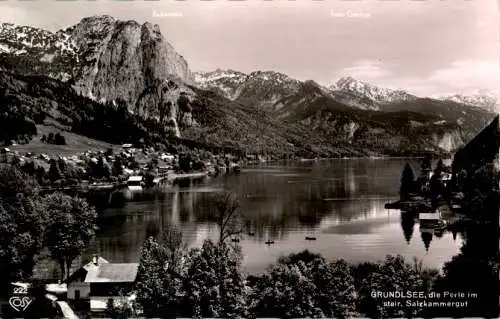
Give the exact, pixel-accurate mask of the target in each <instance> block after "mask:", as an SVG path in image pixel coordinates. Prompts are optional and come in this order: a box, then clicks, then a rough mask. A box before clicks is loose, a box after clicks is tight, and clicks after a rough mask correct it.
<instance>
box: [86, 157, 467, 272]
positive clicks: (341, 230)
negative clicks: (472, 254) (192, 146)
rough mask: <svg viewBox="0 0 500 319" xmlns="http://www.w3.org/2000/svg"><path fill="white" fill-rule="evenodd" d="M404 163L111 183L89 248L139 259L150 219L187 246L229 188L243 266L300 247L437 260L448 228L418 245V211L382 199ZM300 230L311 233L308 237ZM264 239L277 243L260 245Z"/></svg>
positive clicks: (447, 249) (201, 233) (361, 256)
mask: <svg viewBox="0 0 500 319" xmlns="http://www.w3.org/2000/svg"><path fill="white" fill-rule="evenodd" d="M404 164H405V161H404V160H378V161H374V160H351V161H347V160H342V161H332V162H318V163H303V164H293V165H289V166H284V165H269V166H256V167H252V168H246V169H243V170H242V171H241V173H240V174H239V175H232V176H231V175H230V176H222V177H219V178H216V179H213V180H211V181H205V182H202V183H198V184H194V185H193V184H191V185H188V186H183V185H176V186H174V187H172V188H159V189H145V190H143V191H140V192H131V191H128V190H124V191H122V192H116V193H113V194H112V195H111V198H110V199H109V206H108V208H107V209H105V210H104V211H103V213H102V217H101V218H100V222H99V226H100V231H99V234H98V236H97V238H96V240H95V243H94V245H93V246H92V247H91V249H89V252H92V253H93V251H98V252H99V253H100V254H101V255H102V256H103V257H105V258H106V257H107V258H108V259H109V260H111V261H114V262H128V261H134V260H135V261H137V260H138V258H139V250H140V247H141V245H142V242H143V240H144V238H145V236H146V225H147V223H148V222H153V223H156V224H157V225H159V227H160V228H163V227H165V225H167V224H175V225H177V226H178V227H179V228H180V229H181V231H182V232H183V236H184V240H185V241H186V243H187V244H188V246H196V245H199V244H201V242H202V241H203V239H205V238H207V237H210V238H214V239H216V238H217V233H218V230H217V226H216V225H215V224H214V223H213V222H211V221H210V218H209V216H207V212H208V211H209V210H208V203H209V201H208V199H209V197H210V195H211V194H212V193H214V192H218V191H220V190H229V191H231V192H233V193H235V195H237V196H238V198H239V201H240V211H241V215H242V219H243V221H242V222H243V224H244V225H245V234H244V235H243V236H242V238H241V242H240V244H241V245H242V247H243V252H244V255H245V264H246V267H247V269H248V270H249V271H260V270H262V269H263V268H265V267H266V266H267V264H268V263H271V262H274V261H275V260H276V258H277V257H279V256H280V255H282V254H287V253H289V252H293V251H297V250H300V249H306V248H307V249H310V250H312V251H315V252H319V253H322V254H323V255H325V257H327V258H338V257H342V258H346V259H348V260H359V261H361V260H378V259H381V258H383V257H384V256H385V254H388V253H401V254H403V255H406V256H408V257H410V258H411V257H413V256H417V257H420V258H423V259H424V261H425V262H426V263H428V264H429V265H431V266H438V265H441V264H442V263H443V262H444V261H445V260H446V259H449V258H450V257H451V256H452V255H453V254H454V253H456V251H457V250H458V247H459V243H457V242H454V241H453V239H452V238H451V234H448V235H449V236H448V235H447V234H444V235H443V236H442V237H441V238H437V237H436V238H434V239H433V238H431V240H434V241H433V242H432V245H433V247H432V248H430V246H429V245H430V242H431V241H430V240H429V239H428V237H429V235H423V234H422V240H424V238H426V239H425V241H424V242H426V243H427V244H425V245H424V244H423V243H422V242H419V241H415V240H413V241H412V240H411V238H412V236H413V233H414V230H413V229H414V225H415V216H413V218H412V216H411V215H401V214H398V213H397V212H396V211H388V210H386V209H385V208H384V205H385V203H387V202H390V201H391V200H393V199H395V198H396V197H397V196H398V185H399V178H400V176H399V175H400V172H401V170H402V167H403V166H404ZM401 229H402V231H401ZM402 233H403V235H404V236H402V235H401V234H402ZM430 235H431V236H432V234H430ZM305 236H314V237H317V240H316V241H306V240H305ZM267 240H273V241H275V244H274V245H271V246H267V245H265V244H264V242H265V241H267ZM425 247H427V249H428V252H427V251H426V248H425Z"/></svg>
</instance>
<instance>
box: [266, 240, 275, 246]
mask: <svg viewBox="0 0 500 319" xmlns="http://www.w3.org/2000/svg"><path fill="white" fill-rule="evenodd" d="M265 244H266V245H272V244H274V240H268V241H266V242H265Z"/></svg>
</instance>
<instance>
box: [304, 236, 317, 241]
mask: <svg viewBox="0 0 500 319" xmlns="http://www.w3.org/2000/svg"><path fill="white" fill-rule="evenodd" d="M306 240H316V237H312V236H306Z"/></svg>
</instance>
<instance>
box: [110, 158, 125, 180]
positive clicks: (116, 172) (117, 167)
mask: <svg viewBox="0 0 500 319" xmlns="http://www.w3.org/2000/svg"><path fill="white" fill-rule="evenodd" d="M122 165H123V163H122V159H121V158H120V157H116V158H115V161H114V162H113V169H112V173H113V176H120V175H122V174H123V167H122Z"/></svg>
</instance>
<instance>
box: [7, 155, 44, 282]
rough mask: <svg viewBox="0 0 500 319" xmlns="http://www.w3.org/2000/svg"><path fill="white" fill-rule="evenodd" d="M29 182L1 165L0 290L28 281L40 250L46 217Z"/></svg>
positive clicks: (25, 177)
mask: <svg viewBox="0 0 500 319" xmlns="http://www.w3.org/2000/svg"><path fill="white" fill-rule="evenodd" d="M34 186H35V183H34V181H33V180H32V179H30V178H29V177H28V176H26V175H25V174H24V173H22V172H21V171H20V170H19V169H17V168H15V167H13V166H11V165H6V164H1V165H0V273H1V274H2V276H1V279H0V281H1V284H0V287H1V288H0V289H3V288H8V287H9V283H10V282H12V281H19V280H26V279H27V278H29V277H30V276H31V274H32V271H33V266H34V265H35V258H36V256H37V255H38V254H39V252H40V250H41V249H42V247H43V239H44V230H45V225H46V222H47V214H46V210H45V209H44V207H43V205H42V203H41V202H40V200H39V196H38V194H37V192H36V189H35V188H34Z"/></svg>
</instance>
